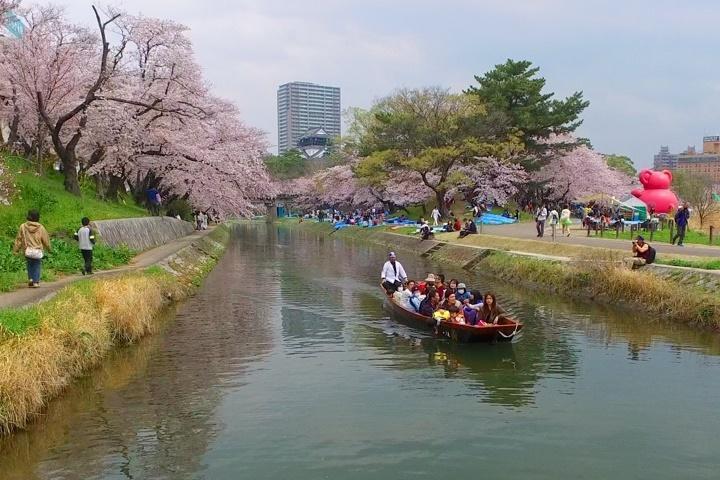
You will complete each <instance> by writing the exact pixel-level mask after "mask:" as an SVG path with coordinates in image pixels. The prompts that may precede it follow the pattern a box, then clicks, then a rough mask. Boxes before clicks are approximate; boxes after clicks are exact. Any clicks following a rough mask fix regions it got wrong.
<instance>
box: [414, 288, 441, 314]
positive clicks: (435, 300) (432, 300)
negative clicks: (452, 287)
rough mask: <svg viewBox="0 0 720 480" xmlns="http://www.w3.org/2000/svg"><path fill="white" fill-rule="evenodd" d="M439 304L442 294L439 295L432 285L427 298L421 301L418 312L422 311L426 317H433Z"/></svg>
mask: <svg viewBox="0 0 720 480" xmlns="http://www.w3.org/2000/svg"><path fill="white" fill-rule="evenodd" d="M438 305H440V296H439V295H438V293H437V290H435V288H433V287H431V288H430V289H429V290H428V293H427V296H426V297H425V300H423V301H422V302H421V303H420V308H419V309H418V313H420V315H425V316H426V317H432V316H433V313H435V310H436V309H437V307H438Z"/></svg>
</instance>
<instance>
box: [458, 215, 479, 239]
mask: <svg viewBox="0 0 720 480" xmlns="http://www.w3.org/2000/svg"><path fill="white" fill-rule="evenodd" d="M476 233H478V231H477V225H475V222H474V221H473V220H472V219H468V220H466V221H465V228H463V229H462V230H460V235H458V238H465V237H467V236H468V235H473V234H476Z"/></svg>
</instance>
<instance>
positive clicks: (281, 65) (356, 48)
mask: <svg viewBox="0 0 720 480" xmlns="http://www.w3.org/2000/svg"><path fill="white" fill-rule="evenodd" d="M52 3H59V4H64V5H65V6H66V7H67V12H68V14H69V16H70V17H71V18H73V19H75V20H76V21H78V22H82V23H85V24H88V25H91V22H92V20H93V18H92V11H91V10H90V3H91V2H90V0H53V2H52ZM108 3H109V2H105V3H104V4H105V5H107V4H108ZM113 4H114V5H119V6H120V7H122V8H124V9H125V10H127V11H128V12H131V13H143V14H145V15H147V16H155V17H165V18H171V19H173V20H175V21H178V22H181V23H184V24H186V25H187V26H189V27H190V28H191V29H192V30H191V33H190V35H191V37H192V40H193V42H194V44H195V50H196V54H197V59H198V61H199V62H200V64H201V65H202V66H203V67H204V68H205V74H206V77H207V79H208V80H209V81H210V82H211V83H212V85H213V87H214V89H215V93H216V94H218V95H220V96H223V97H227V98H229V99H232V100H233V101H234V102H235V103H236V104H237V105H238V106H239V107H240V109H241V111H242V113H243V116H244V118H245V120H246V121H247V122H248V123H249V124H252V125H254V126H256V127H259V128H261V129H263V130H265V131H266V132H268V139H269V141H270V143H272V144H273V145H275V144H276V143H277V118H276V89H277V87H278V85H280V84H282V83H285V82H289V81H295V80H298V81H310V82H315V83H321V84H327V85H332V86H338V87H340V88H341V89H342V106H343V109H344V108H347V107H350V106H359V107H368V106H369V105H370V104H371V103H372V101H373V100H374V99H376V98H378V97H381V96H384V95H386V94H387V93H389V92H391V91H392V90H393V89H395V88H397V87H416V86H428V85H442V86H447V87H450V88H452V89H456V90H460V89H462V88H465V87H467V86H468V85H469V84H471V83H472V82H473V75H475V74H480V73H483V72H485V71H487V70H488V69H490V68H492V66H493V65H495V64H498V63H502V62H504V61H505V59H507V58H513V59H528V60H530V61H532V62H533V63H535V64H536V65H537V66H539V67H540V69H541V73H542V75H543V76H544V77H545V78H546V79H547V85H548V87H549V89H550V90H551V91H554V92H556V94H557V95H561V96H565V95H568V94H570V93H572V92H573V91H575V90H582V91H583V92H584V93H585V97H586V98H587V99H588V100H589V101H590V107H589V108H588V109H587V110H586V111H585V114H584V118H585V123H584V125H583V126H582V127H581V129H580V131H579V133H580V134H581V135H582V136H586V137H588V138H590V140H591V141H592V143H593V145H594V147H595V148H596V149H597V150H599V151H601V152H603V153H621V154H627V155H629V156H630V157H631V158H632V159H633V160H634V161H635V163H636V164H637V165H640V166H647V165H650V164H651V162H652V155H653V153H655V152H656V151H657V150H658V148H659V146H660V145H661V144H663V145H665V144H666V145H669V146H670V149H671V151H680V150H682V149H684V148H685V147H686V146H687V145H693V144H694V145H698V146H700V145H701V143H702V136H703V135H711V134H718V133H720V122H718V118H719V112H720V62H718V51H717V47H718V45H720V42H719V40H720V38H719V37H720V29H719V28H718V26H717V18H719V17H718V15H719V14H720V12H719V11H718V5H717V4H716V3H715V2H713V1H711V0H686V1H685V2H680V1H667V0H647V1H646V0H624V1H617V0H605V1H602V0H581V1H577V0H443V1H429V0H428V1H424V0H382V1H381V0H362V1H343V0H335V1H331V0H314V1H291V0H119V1H117V2H113Z"/></svg>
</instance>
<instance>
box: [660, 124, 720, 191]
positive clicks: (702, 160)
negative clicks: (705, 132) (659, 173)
mask: <svg viewBox="0 0 720 480" xmlns="http://www.w3.org/2000/svg"><path fill="white" fill-rule="evenodd" d="M654 167H655V170H663V169H668V170H673V171H677V172H689V173H693V174H697V175H702V176H704V177H709V178H711V179H712V180H713V182H715V183H719V184H720V136H718V135H712V136H707V137H703V149H702V152H698V151H697V149H696V148H695V147H694V146H689V147H688V148H687V149H685V151H684V152H682V153H677V154H673V153H670V151H669V149H668V147H666V146H663V147H660V153H658V154H656V155H655V157H654Z"/></svg>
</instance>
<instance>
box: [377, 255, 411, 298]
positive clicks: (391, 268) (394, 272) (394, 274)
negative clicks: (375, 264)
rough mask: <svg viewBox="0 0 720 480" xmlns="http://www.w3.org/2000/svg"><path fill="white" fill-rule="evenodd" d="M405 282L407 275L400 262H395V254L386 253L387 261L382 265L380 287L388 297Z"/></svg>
mask: <svg viewBox="0 0 720 480" xmlns="http://www.w3.org/2000/svg"><path fill="white" fill-rule="evenodd" d="M406 280H407V274H406V273H405V269H404V268H403V266H402V265H401V264H400V262H398V261H397V257H396V256H395V252H390V253H388V261H387V262H385V265H383V269H382V273H381V274H380V281H381V283H380V285H382V287H383V288H384V289H385V291H386V292H387V293H388V295H390V294H392V293H394V292H396V291H397V290H398V289H399V288H400V287H401V286H402V284H403V283H405V281H406Z"/></svg>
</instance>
